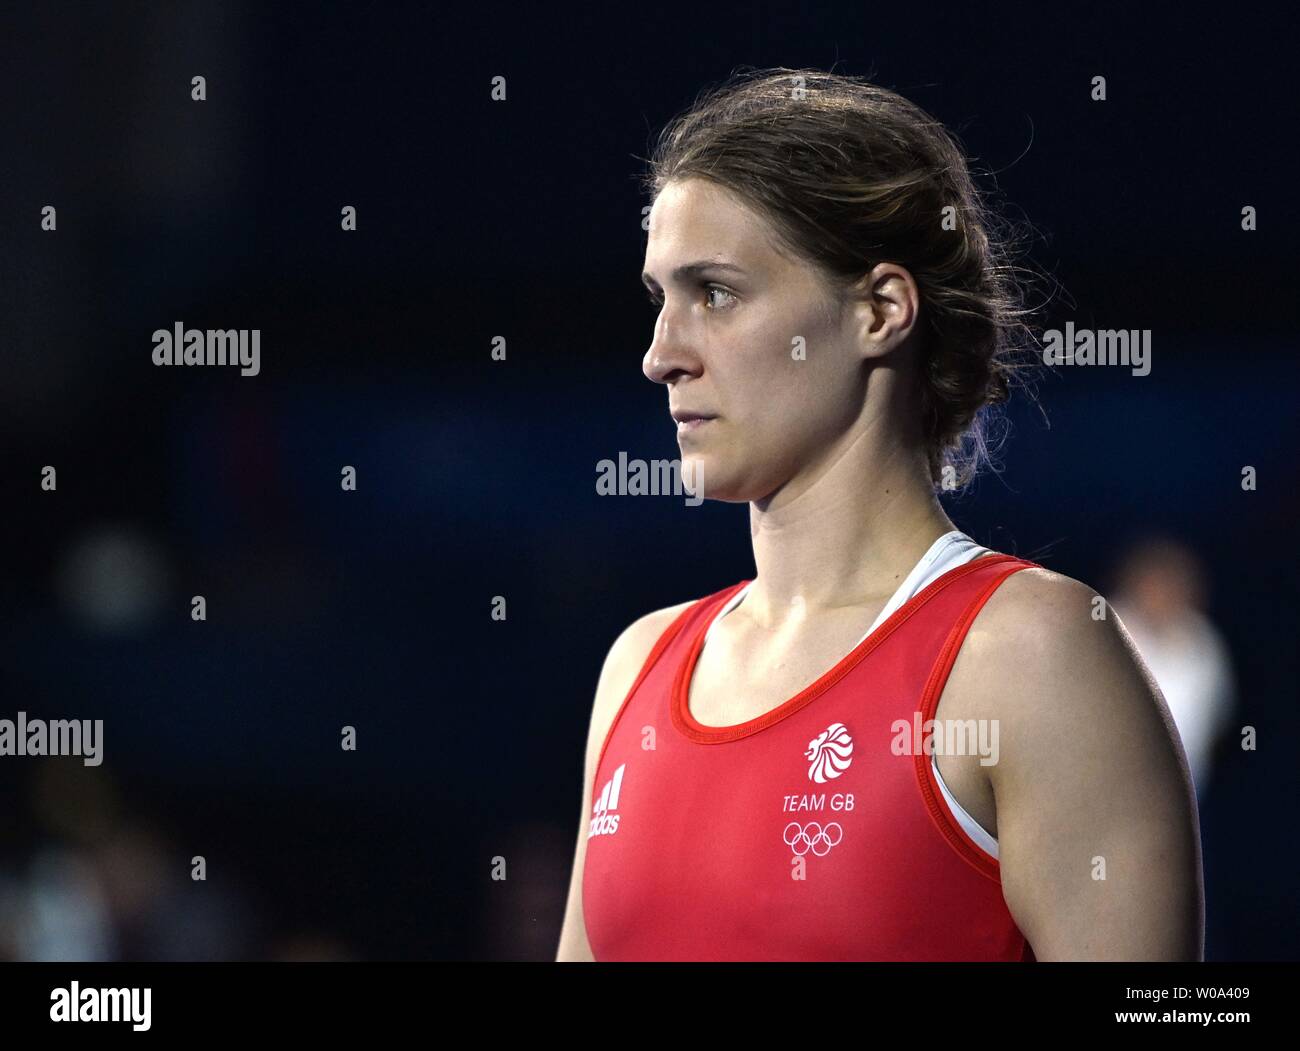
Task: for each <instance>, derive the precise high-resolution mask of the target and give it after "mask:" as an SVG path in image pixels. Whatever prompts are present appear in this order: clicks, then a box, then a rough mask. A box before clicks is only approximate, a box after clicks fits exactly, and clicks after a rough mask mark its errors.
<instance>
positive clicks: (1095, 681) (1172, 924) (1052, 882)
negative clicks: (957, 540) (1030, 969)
mask: <svg viewBox="0 0 1300 1051" xmlns="http://www.w3.org/2000/svg"><path fill="white" fill-rule="evenodd" d="M1103 610H1104V616H1103V615H1101V612H1100V611H1103ZM1094 611H1098V613H1097V616H1094ZM955 683H960V686H959V688H960V689H962V690H964V691H972V692H971V693H969V694H966V693H964V694H963V697H964V698H966V699H969V700H970V701H971V702H972V704H971V705H970V707H969V708H968V707H967V704H966V703H965V701H963V709H965V710H968V711H969V710H974V711H976V712H978V713H979V715H980V716H981V717H988V718H998V719H999V720H1000V726H999V757H998V762H997V763H995V764H994V765H992V766H990V767H989V768H988V770H989V780H990V783H991V786H992V789H993V793H994V797H995V800H996V806H997V838H998V854H999V862H1000V866H1001V875H1002V892H1003V896H1004V898H1005V900H1006V902H1007V906H1008V907H1009V909H1010V910H1011V913H1012V915H1013V916H1014V918H1015V920H1016V923H1017V925H1018V926H1019V927H1020V929H1021V931H1022V932H1023V933H1024V934H1025V936H1026V937H1027V938H1028V939H1029V942H1030V945H1031V946H1032V947H1033V950H1034V955H1035V957H1036V958H1037V959H1039V960H1044V961H1046V960H1200V959H1202V958H1203V954H1204V922H1205V921H1204V915H1205V914H1204V890H1203V882H1202V872H1201V849H1200V831H1199V825H1198V817H1197V810H1196V796H1195V792H1194V790H1193V788H1192V782H1191V777H1190V775H1189V773H1188V770H1187V761H1186V757H1185V756H1184V753H1183V748H1182V743H1181V741H1180V740H1179V738H1178V735H1177V730H1176V729H1175V727H1174V723H1173V719H1172V718H1171V716H1170V714H1169V709H1168V707H1167V706H1166V704H1165V702H1164V699H1163V697H1162V696H1161V695H1160V692H1159V690H1158V688H1157V687H1156V686H1155V683H1154V680H1153V679H1152V678H1151V675H1150V672H1149V671H1148V670H1147V668H1146V666H1145V665H1144V664H1143V663H1142V660H1141V657H1140V656H1139V655H1138V653H1137V651H1136V649H1135V648H1134V646H1133V643H1132V640H1131V638H1130V637H1129V635H1128V632H1127V631H1125V630H1124V627H1123V625H1122V623H1121V622H1120V620H1119V618H1118V617H1117V616H1116V615H1115V612H1114V610H1112V609H1111V608H1110V607H1109V606H1108V605H1105V604H1104V603H1103V602H1102V600H1101V599H1099V598H1098V597H1097V596H1096V594H1095V592H1093V590H1092V589H1091V588H1089V587H1087V586H1086V585H1084V584H1081V583H1079V582H1078V581H1076V580H1072V579H1070V578H1068V577H1064V576H1061V575H1059V574H1056V573H1051V572H1049V571H1047V570H1042V569H1026V570H1022V571H1020V572H1018V573H1015V574H1014V575H1012V576H1011V577H1009V578H1008V579H1007V580H1006V581H1004V582H1003V584H1002V585H1001V587H1000V588H999V589H998V590H997V591H996V592H994V594H993V596H992V597H991V598H990V600H989V602H988V603H987V604H986V605H985V607H984V609H983V610H982V611H981V613H980V614H979V616H978V617H977V618H976V620H975V623H974V625H973V626H972V629H971V632H970V634H969V635H968V637H967V642H966V645H964V646H963V649H962V650H961V652H960V654H959V656H958V659H957V663H956V664H955V665H954V667H953V675H952V677H951V678H950V680H949V688H952V686H953V685H954V684H955Z"/></svg>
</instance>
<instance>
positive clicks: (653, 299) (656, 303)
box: [646, 285, 736, 310]
mask: <svg viewBox="0 0 1300 1051" xmlns="http://www.w3.org/2000/svg"><path fill="white" fill-rule="evenodd" d="M716 293H721V294H722V295H724V296H726V297H727V299H728V300H729V301H730V300H734V299H735V298H736V297H735V296H734V295H732V293H730V292H728V291H727V290H726V289H725V288H723V287H721V286H720V285H705V286H704V294H705V296H712V295H714V294H716ZM646 298H647V299H648V300H649V301H650V305H651V306H652V307H655V308H656V309H658V308H659V307H662V306H663V305H664V297H663V296H662V295H661V294H659V293H657V292H650V293H649V294H648V295H647V296H646ZM709 302H710V304H712V303H713V302H714V301H713V300H710V301H709ZM730 306H731V303H730V302H724V303H723V305H722V306H714V305H710V307H709V309H710V310H726V309H727V308H728V307H730Z"/></svg>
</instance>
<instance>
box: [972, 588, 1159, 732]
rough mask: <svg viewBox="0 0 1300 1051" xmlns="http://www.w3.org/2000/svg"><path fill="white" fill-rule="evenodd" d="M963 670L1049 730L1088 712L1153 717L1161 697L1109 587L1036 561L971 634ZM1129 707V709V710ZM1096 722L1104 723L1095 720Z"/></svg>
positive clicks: (994, 599)
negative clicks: (1107, 593) (1110, 598)
mask: <svg viewBox="0 0 1300 1051" xmlns="http://www.w3.org/2000/svg"><path fill="white" fill-rule="evenodd" d="M958 659H959V662H960V663H961V665H962V667H961V668H960V669H959V668H957V667H954V669H953V671H954V674H956V673H957V672H958V671H959V670H960V671H962V672H963V675H962V678H963V680H964V682H965V683H966V685H967V686H968V687H969V688H971V689H973V690H975V691H977V692H978V693H980V694H983V695H984V696H983V700H984V702H985V704H986V705H988V706H990V707H996V708H998V709H999V710H1000V711H1001V712H1002V713H1003V715H1005V716H1007V717H1011V718H1018V719H1019V721H1020V722H1022V723H1023V724H1037V725H1038V727H1039V730H1040V732H1043V733H1046V734H1049V735H1055V734H1056V733H1058V732H1072V733H1077V732H1078V731H1079V730H1080V724H1079V719H1080V717H1081V716H1084V715H1085V714H1087V715H1088V716H1089V717H1090V719H1091V720H1096V719H1097V718H1099V717H1100V718H1102V719H1105V718H1107V717H1111V718H1112V719H1113V721H1112V723H1111V725H1112V726H1117V725H1121V724H1128V723H1130V721H1131V720H1132V719H1134V718H1136V719H1138V720H1140V721H1145V720H1146V719H1147V718H1149V717H1150V716H1151V715H1152V714H1153V712H1154V711H1156V710H1158V708H1159V707H1160V703H1161V702H1160V700H1159V691H1158V688H1157V687H1156V685H1155V680H1154V678H1153V676H1152V675H1151V673H1150V671H1149V670H1148V669H1147V667H1146V665H1145V664H1144V663H1143V661H1142V657H1141V654H1140V653H1139V652H1138V649H1137V647H1136V645H1135V644H1134V642H1133V639H1132V637H1131V636H1130V635H1129V633H1128V630H1127V629H1126V628H1125V627H1124V624H1123V621H1122V620H1121V619H1120V617H1119V615H1118V614H1117V613H1116V612H1115V610H1114V608H1113V607H1112V606H1111V605H1110V603H1109V602H1108V601H1107V600H1106V598H1105V596H1104V595H1102V594H1101V593H1100V592H1098V591H1097V590H1096V589H1095V588H1093V587H1092V586H1090V585H1089V584H1086V583H1084V582H1083V581H1080V580H1076V579H1075V578H1073V577H1069V576H1066V575H1065V574H1063V573H1057V572H1055V571H1053V570H1050V569H1047V568H1045V567H1043V566H1039V565H1033V566H1029V567H1026V568H1024V569H1021V570H1018V571H1016V572H1014V573H1012V574H1010V575H1009V576H1008V577H1006V578H1005V579H1004V580H1003V581H1002V582H1001V584H1000V585H999V586H998V587H997V589H996V590H995V591H994V592H993V593H992V595H991V596H990V597H989V598H988V600H987V601H986V602H985V604H984V606H983V607H982V608H981V610H980V612H979V614H978V616H976V618H975V620H974V622H973V623H972V624H971V628H970V631H969V632H968V634H967V637H966V639H965V640H964V642H963V644H962V649H961V653H960V656H959V658H958ZM1121 710H1125V711H1124V713H1123V715H1124V717H1123V718H1120V717H1119V716H1120V715H1121ZM1090 725H1091V726H1092V728H1093V730H1095V731H1097V732H1099V733H1100V732H1103V727H1102V726H1100V725H1098V724H1097V723H1096V722H1095V721H1093V722H1091V724H1090Z"/></svg>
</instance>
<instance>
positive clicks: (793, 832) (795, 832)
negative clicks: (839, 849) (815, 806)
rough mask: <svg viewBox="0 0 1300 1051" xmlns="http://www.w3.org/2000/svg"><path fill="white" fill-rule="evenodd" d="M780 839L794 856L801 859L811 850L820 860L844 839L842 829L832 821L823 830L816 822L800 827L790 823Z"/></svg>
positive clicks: (796, 822)
mask: <svg viewBox="0 0 1300 1051" xmlns="http://www.w3.org/2000/svg"><path fill="white" fill-rule="evenodd" d="M781 838H782V839H783V840H784V841H785V845H786V846H787V847H789V848H790V849H791V850H793V851H794V852H795V855H796V856H798V857H803V855H805V854H807V853H808V851H810V850H811V851H812V852H813V853H814V854H816V855H817V857H819V858H821V857H825V856H826V855H827V854H829V853H830V852H831V847H833V846H835V845H837V844H838V843H839V841H840V840H841V839H843V838H844V829H842V828H840V823H839V822H838V821H832V822H831V823H830V824H828V825H827V826H826V827H825V828H823V827H822V826H821V824H820V823H819V822H816V821H809V822H808V824H807V825H806V826H805V825H800V824H799V822H798V821H791V822H790V824H788V825H786V826H785V832H783V833H782V835H781ZM801 848H802V849H801Z"/></svg>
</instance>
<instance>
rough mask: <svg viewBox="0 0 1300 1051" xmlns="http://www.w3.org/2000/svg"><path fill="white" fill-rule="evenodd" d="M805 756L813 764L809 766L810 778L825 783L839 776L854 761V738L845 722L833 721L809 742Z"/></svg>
mask: <svg viewBox="0 0 1300 1051" xmlns="http://www.w3.org/2000/svg"><path fill="white" fill-rule="evenodd" d="M804 758H805V759H807V760H808V762H810V763H811V764H812V765H811V766H810V767H808V780H810V781H816V782H817V783H818V784H819V785H824V784H825V783H826V782H827V781H831V780H833V779H834V778H837V777H839V776H840V774H842V773H844V771H845V770H847V769H848V768H849V764H850V763H851V762H853V738H852V737H850V736H849V731H848V729H847V728H846V727H845V725H844V724H843V723H831V725H830V726H828V727H827V728H826V729H825V730H823V731H822V732H821V733H819V734H818V735H817V736H816V737H814V738H813V739H812V740H811V741H809V742H808V751H807V753H806V754H805V755H804Z"/></svg>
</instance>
